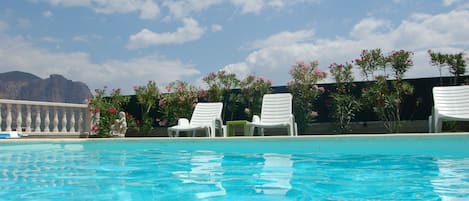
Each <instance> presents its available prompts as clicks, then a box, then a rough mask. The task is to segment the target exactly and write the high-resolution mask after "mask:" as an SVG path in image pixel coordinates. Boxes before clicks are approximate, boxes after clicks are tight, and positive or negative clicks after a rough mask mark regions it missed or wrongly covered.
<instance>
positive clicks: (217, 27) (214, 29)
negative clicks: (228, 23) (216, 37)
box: [212, 24, 223, 32]
mask: <svg viewBox="0 0 469 201" xmlns="http://www.w3.org/2000/svg"><path fill="white" fill-rule="evenodd" d="M221 30H223V26H222V25H219V24H213V25H212V32H219V31H221Z"/></svg>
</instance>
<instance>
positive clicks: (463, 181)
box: [431, 159, 469, 200]
mask: <svg viewBox="0 0 469 201" xmlns="http://www.w3.org/2000/svg"><path fill="white" fill-rule="evenodd" d="M436 163H437V164H438V169H439V172H438V176H437V178H435V179H432V181H431V182H432V185H433V188H434V191H435V192H436V193H438V194H439V196H440V198H441V200H467V198H463V197H459V195H464V194H467V193H468V192H469V180H468V179H467V178H469V171H468V170H469V159H460V160H456V159H437V160H436Z"/></svg>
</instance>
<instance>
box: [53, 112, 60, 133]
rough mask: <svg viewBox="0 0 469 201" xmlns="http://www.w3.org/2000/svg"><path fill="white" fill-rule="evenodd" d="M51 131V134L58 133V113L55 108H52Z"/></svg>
mask: <svg viewBox="0 0 469 201" xmlns="http://www.w3.org/2000/svg"><path fill="white" fill-rule="evenodd" d="M52 123H53V125H52V126H53V127H54V128H53V130H52V132H54V133H58V132H59V111H57V107H54V120H53V122H52Z"/></svg>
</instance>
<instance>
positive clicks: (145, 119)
mask: <svg viewBox="0 0 469 201" xmlns="http://www.w3.org/2000/svg"><path fill="white" fill-rule="evenodd" d="M134 91H135V96H136V97H137V103H138V104H139V105H140V106H141V110H142V111H141V112H142V118H141V120H142V121H141V122H139V124H138V129H139V131H140V132H141V133H144V134H146V133H148V132H149V131H150V130H151V128H152V124H153V121H154V120H153V119H152V118H151V117H150V114H149V112H150V110H151V109H153V108H155V107H156V104H157V103H156V102H157V100H158V97H159V95H160V92H159V89H158V87H157V86H156V83H155V82H154V81H148V83H147V85H146V86H135V87H134Z"/></svg>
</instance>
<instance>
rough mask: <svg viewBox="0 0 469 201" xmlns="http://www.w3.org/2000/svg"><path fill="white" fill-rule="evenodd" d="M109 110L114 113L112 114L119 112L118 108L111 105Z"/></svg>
mask: <svg viewBox="0 0 469 201" xmlns="http://www.w3.org/2000/svg"><path fill="white" fill-rule="evenodd" d="M109 112H110V113H112V114H115V113H117V110H116V108H113V107H111V108H109Z"/></svg>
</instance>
